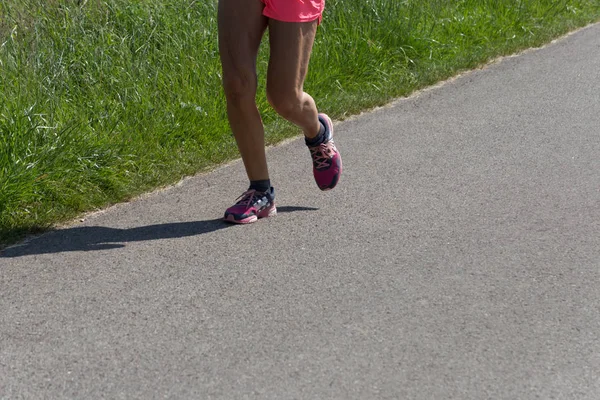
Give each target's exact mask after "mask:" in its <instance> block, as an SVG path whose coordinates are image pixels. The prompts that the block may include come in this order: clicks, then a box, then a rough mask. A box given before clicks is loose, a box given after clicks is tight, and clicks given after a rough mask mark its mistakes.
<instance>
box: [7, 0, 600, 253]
mask: <svg viewBox="0 0 600 400" xmlns="http://www.w3.org/2000/svg"><path fill="white" fill-rule="evenodd" d="M599 17H600V6H599V5H598V2H597V1H595V0H573V1H568V0H530V1H525V0H521V1H519V0H510V1H509V0H495V1H492V0H480V1H474V0H462V1H460V0H459V1H442V0H429V1H426V0H423V1H416V0H414V1H411V0H404V1H402V0H328V3H327V10H326V15H325V19H324V23H323V25H322V26H321V27H320V29H319V32H318V37H317V41H316V43H315V48H314V54H313V58H312V61H311V66H310V71H309V77H308V80H307V85H306V88H307V90H308V91H309V92H310V93H311V94H312V95H313V96H314V97H315V99H316V100H317V103H318V105H319V107H320V109H322V110H324V111H326V112H327V113H328V114H330V115H331V116H333V117H334V118H343V117H345V116H347V115H350V114H353V113H357V112H359V111H361V110H363V109H365V108H369V107H373V106H377V105H381V104H384V103H386V102H388V101H389V100H390V99H392V98H394V97H397V96H402V95H406V94H408V93H410V92H411V91H413V90H415V89H418V88H420V87H423V86H425V85H429V84H431V83H434V82H436V81H438V80H440V79H444V78H447V77H449V76H452V75H453V74H456V73H457V72H458V71H460V70H463V69H467V68H472V67H475V66H477V65H480V64H481V63H483V62H485V61H487V60H489V59H491V58H493V57H497V56H499V55H503V54H508V53H512V52H515V51H517V50H519V49H523V48H526V47H529V46H536V45H540V44H542V43H544V42H547V41H548V40H550V39H551V38H553V37H556V36H557V35H560V34H562V33H565V32H567V31H569V30H571V29H573V28H576V27H579V26H582V25H585V24H587V23H589V22H591V21H595V20H597V19H598V18H599ZM267 53H268V49H267V43H266V42H265V46H263V49H262V51H261V55H260V58H259V75H260V79H261V81H262V82H264V72H265V70H266V60H267V59H266V57H267ZM257 102H258V104H259V109H260V110H261V113H262V115H263V119H264V121H265V123H266V126H267V136H268V138H267V140H268V142H269V143H276V142H277V141H279V140H281V139H283V138H286V137H290V136H292V135H295V134H298V131H297V130H296V129H295V128H294V127H292V126H290V125H289V124H287V123H284V122H283V121H282V120H281V119H280V118H279V117H277V116H276V114H275V113H274V112H273V111H272V110H271V109H270V108H269V107H268V104H267V101H266V98H265V95H264V91H261V92H260V93H259V95H258V98H257ZM237 154H238V153H237V149H236V147H235V143H234V141H233V138H232V136H231V134H230V132H229V128H228V124H227V119H226V114H225V107H224V98H223V95H222V91H221V87H220V64H219V62H218V52H217V38H216V2H215V1H213V0H208V1H195V0H187V1H175V0H162V1H154V2H151V1H128V0H108V1H100V0H88V1H85V0H82V1H77V0H62V1H59V0H53V1H42V0H0V244H2V243H7V242H11V241H14V240H16V239H18V238H19V237H20V236H21V235H22V234H25V233H27V232H32V231H37V230H40V229H45V228H47V227H48V226H50V225H51V224H53V223H56V222H57V221H61V220H65V219H68V218H72V217H73V216H75V215H77V214H78V213H80V212H83V211H86V210H90V209H94V208H97V207H103V206H106V205H107V204H110V203H114V202H117V201H123V200H126V199H127V198H130V197H132V196H134V195H136V194H139V193H141V192H143V191H146V190H150V189H152V188H155V187H157V186H161V185H165V184H169V183H173V182H175V181H177V180H178V179H180V178H181V177H182V176H184V175H189V174H193V173H195V172H198V171H201V170H206V169H208V168H210V167H211V166H214V165H216V164H218V163H221V162H224V161H226V160H230V159H232V158H235V157H237V156H238V155H237Z"/></svg>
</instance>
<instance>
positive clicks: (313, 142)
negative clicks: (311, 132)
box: [304, 120, 326, 147]
mask: <svg viewBox="0 0 600 400" xmlns="http://www.w3.org/2000/svg"><path fill="white" fill-rule="evenodd" d="M319 125H320V128H319V133H317V136H315V137H314V138H310V139H309V138H304V142H305V143H306V145H307V146H311V147H314V146H318V145H320V144H321V143H323V142H324V141H325V139H326V137H325V125H323V123H322V122H321V120H319Z"/></svg>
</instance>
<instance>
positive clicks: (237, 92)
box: [223, 73, 257, 105]
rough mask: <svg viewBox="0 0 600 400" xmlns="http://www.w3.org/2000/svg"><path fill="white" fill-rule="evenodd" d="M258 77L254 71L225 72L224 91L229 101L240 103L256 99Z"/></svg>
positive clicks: (234, 103)
mask: <svg viewBox="0 0 600 400" xmlns="http://www.w3.org/2000/svg"><path fill="white" fill-rule="evenodd" d="M256 81H257V78H256V75H255V74H252V73H237V74H223V91H224V92H225V97H226V98H227V102H228V103H229V104H231V105H240V104H243V103H245V102H252V103H254V101H255V96H256V86H257V82H256Z"/></svg>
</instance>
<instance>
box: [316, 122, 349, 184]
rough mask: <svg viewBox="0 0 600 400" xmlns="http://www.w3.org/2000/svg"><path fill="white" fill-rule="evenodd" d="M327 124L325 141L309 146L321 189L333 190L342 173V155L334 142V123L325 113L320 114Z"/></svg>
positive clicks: (324, 123)
mask: <svg viewBox="0 0 600 400" xmlns="http://www.w3.org/2000/svg"><path fill="white" fill-rule="evenodd" d="M319 121H321V123H322V124H323V125H324V126H325V137H326V139H325V141H324V143H321V144H320V145H317V146H308V149H309V150H310V155H311V157H312V161H313V175H314V177H315V181H316V182H317V185H318V186H319V189H321V190H331V189H333V188H334V187H335V185H337V183H338V181H339V180H340V175H341V174H342V156H340V152H339V151H338V149H337V148H336V147H335V144H334V143H333V123H332V122H331V118H329V117H328V116H327V115H325V114H319Z"/></svg>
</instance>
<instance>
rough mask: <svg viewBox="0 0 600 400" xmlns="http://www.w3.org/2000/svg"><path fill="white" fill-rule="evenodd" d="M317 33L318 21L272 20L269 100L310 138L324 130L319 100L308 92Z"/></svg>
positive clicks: (270, 24) (280, 113) (268, 85)
mask: <svg viewBox="0 0 600 400" xmlns="http://www.w3.org/2000/svg"><path fill="white" fill-rule="evenodd" d="M316 31H317V21H313V22H301V23H290V22H281V21H276V20H273V19H270V20H269V40H270V45H271V54H270V59H269V70H268V75H267V98H268V99H269V103H270V104H271V106H272V107H273V108H274V109H275V111H277V113H279V115H281V116H282V117H284V118H285V119H287V120H288V121H290V122H292V123H294V124H296V125H297V126H299V127H300V128H301V129H302V131H303V132H304V135H305V136H306V137H309V138H312V137H315V136H316V135H317V134H318V132H319V128H320V124H319V119H318V112H317V107H316V105H315V101H314V100H313V98H312V97H311V96H310V95H309V94H308V93H305V92H304V79H305V78H306V73H307V72H308V63H309V60H310V54H311V52H312V47H313V43H314V40H315V33H316Z"/></svg>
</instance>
